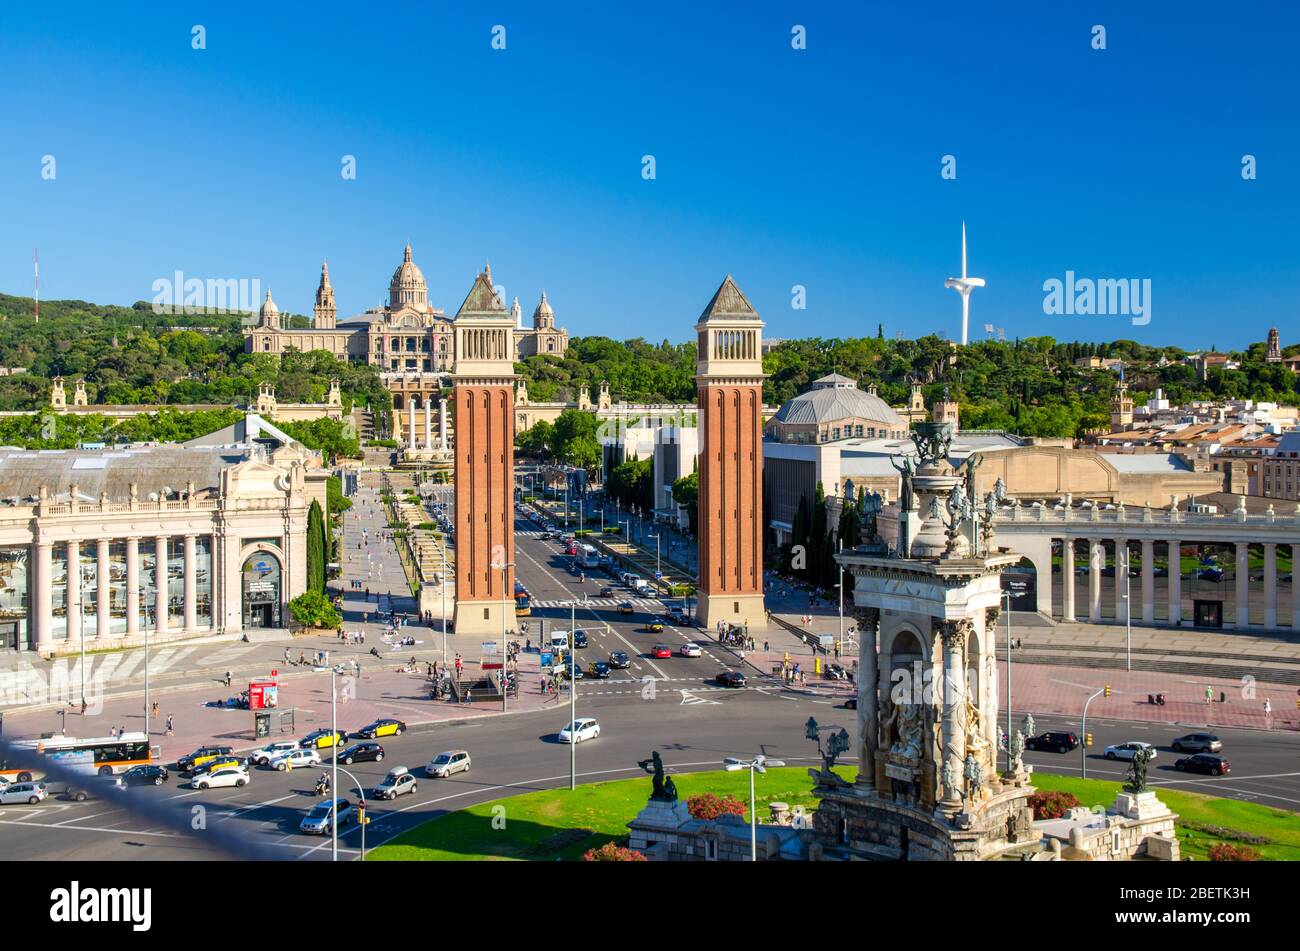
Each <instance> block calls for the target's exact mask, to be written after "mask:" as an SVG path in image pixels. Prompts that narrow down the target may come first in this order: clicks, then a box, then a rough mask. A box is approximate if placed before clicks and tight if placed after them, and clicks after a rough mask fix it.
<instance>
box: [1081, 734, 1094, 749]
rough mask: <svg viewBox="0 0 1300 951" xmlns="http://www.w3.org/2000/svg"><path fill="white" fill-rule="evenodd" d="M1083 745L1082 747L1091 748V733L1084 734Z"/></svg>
mask: <svg viewBox="0 0 1300 951" xmlns="http://www.w3.org/2000/svg"><path fill="white" fill-rule="evenodd" d="M1083 745H1084V746H1092V734H1091V733H1085V734H1083Z"/></svg>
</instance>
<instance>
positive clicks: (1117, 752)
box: [1106, 740, 1156, 759]
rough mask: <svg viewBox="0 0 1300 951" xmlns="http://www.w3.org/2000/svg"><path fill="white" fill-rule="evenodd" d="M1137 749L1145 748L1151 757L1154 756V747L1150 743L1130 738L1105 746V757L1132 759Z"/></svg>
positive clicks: (1153, 757)
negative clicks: (1124, 741)
mask: <svg viewBox="0 0 1300 951" xmlns="http://www.w3.org/2000/svg"><path fill="white" fill-rule="evenodd" d="M1138 750H1147V751H1148V752H1150V753H1151V758H1152V759H1155V758H1156V748H1155V747H1154V746H1152V745H1151V744H1150V743H1141V742H1139V741H1137V740H1130V741H1129V742H1128V743H1116V744H1115V745H1114V746H1108V747H1106V759H1132V758H1133V756H1134V754H1135V753H1137V751H1138Z"/></svg>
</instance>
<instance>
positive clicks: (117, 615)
mask: <svg viewBox="0 0 1300 951" xmlns="http://www.w3.org/2000/svg"><path fill="white" fill-rule="evenodd" d="M108 630H109V633H110V634H125V633H126V539H123V538H115V539H113V540H112V541H111V542H109V543H108Z"/></svg>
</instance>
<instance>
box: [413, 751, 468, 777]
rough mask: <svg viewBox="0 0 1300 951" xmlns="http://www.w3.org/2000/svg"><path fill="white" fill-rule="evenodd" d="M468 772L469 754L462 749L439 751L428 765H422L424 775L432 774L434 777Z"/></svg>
mask: <svg viewBox="0 0 1300 951" xmlns="http://www.w3.org/2000/svg"><path fill="white" fill-rule="evenodd" d="M468 772H469V754H468V753H466V752H465V751H464V750H448V751H447V752H446V753H439V754H438V755H437V756H435V757H434V758H433V759H432V760H430V761H429V765H428V766H426V767H424V775H426V776H432V777H433V778H434V779H446V778H447V777H448V776H450V775H451V774H452V773H468Z"/></svg>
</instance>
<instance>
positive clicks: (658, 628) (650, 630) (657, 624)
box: [644, 621, 664, 634]
mask: <svg viewBox="0 0 1300 951" xmlns="http://www.w3.org/2000/svg"><path fill="white" fill-rule="evenodd" d="M644 630H645V632H646V633H647V634H662V633H663V632H664V626H663V623H662V622H661V621H651V622H650V623H648V624H647V625H646V626H645V628H644Z"/></svg>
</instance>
